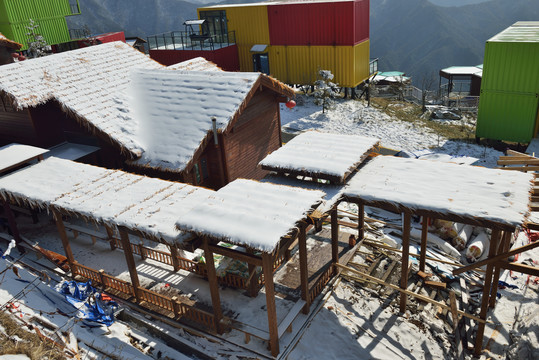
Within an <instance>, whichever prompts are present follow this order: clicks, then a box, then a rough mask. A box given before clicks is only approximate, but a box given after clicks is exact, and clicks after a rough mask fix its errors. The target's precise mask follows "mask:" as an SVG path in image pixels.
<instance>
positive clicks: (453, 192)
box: [343, 156, 534, 227]
mask: <svg viewBox="0 0 539 360" xmlns="http://www.w3.org/2000/svg"><path fill="white" fill-rule="evenodd" d="M358 175H359V176H355V177H354V178H353V179H351V180H350V182H349V184H348V185H347V186H346V187H345V189H344V191H343V194H344V196H345V197H349V198H352V199H354V198H355V199H358V198H359V199H361V200H364V201H366V202H383V203H390V204H392V205H395V206H396V207H399V208H402V207H404V208H407V209H413V210H423V211H429V212H435V213H438V214H445V215H452V216H456V217H458V218H460V219H473V218H475V219H480V220H484V221H488V222H491V223H496V224H501V225H503V226H511V227H513V226H520V225H521V224H522V223H523V222H524V220H525V218H526V216H527V214H528V211H529V209H528V204H529V196H530V191H531V189H532V185H533V179H534V175H533V174H526V173H521V172H517V171H504V170H495V169H487V168H481V167H475V166H467V165H457V164H451V163H443V162H438V161H429V160H417V159H405V158H398V157H391V156H378V157H376V158H375V159H373V160H372V161H370V162H369V163H367V164H365V166H363V167H362V168H361V169H360V170H359V172H358Z"/></svg>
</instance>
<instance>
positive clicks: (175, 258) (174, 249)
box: [169, 245, 180, 271]
mask: <svg viewBox="0 0 539 360" xmlns="http://www.w3.org/2000/svg"><path fill="white" fill-rule="evenodd" d="M169 249H170V257H171V258H172V266H173V267H174V271H180V262H179V260H178V248H177V247H176V245H170V246H169Z"/></svg>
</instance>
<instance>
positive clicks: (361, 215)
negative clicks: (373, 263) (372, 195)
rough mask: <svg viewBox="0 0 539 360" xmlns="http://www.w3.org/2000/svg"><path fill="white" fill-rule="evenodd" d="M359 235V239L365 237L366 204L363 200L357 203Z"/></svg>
mask: <svg viewBox="0 0 539 360" xmlns="http://www.w3.org/2000/svg"><path fill="white" fill-rule="evenodd" d="M357 236H358V238H357V240H358V241H361V240H363V238H364V237H365V204H364V203H363V201H358V203H357Z"/></svg>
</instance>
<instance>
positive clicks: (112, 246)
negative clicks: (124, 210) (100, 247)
mask: <svg viewBox="0 0 539 360" xmlns="http://www.w3.org/2000/svg"><path fill="white" fill-rule="evenodd" d="M105 230H106V231H107V236H108V238H109V244H110V249H111V250H116V243H115V241H114V231H113V230H112V229H111V228H110V226H108V225H105Z"/></svg>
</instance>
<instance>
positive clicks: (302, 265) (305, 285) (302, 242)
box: [272, 223, 310, 314]
mask: <svg viewBox="0 0 539 360" xmlns="http://www.w3.org/2000/svg"><path fill="white" fill-rule="evenodd" d="M305 227H306V226H305V224H303V223H302V224H301V225H300V228H299V236H298V240H299V242H298V248H299V277H300V281H301V285H300V287H301V299H302V300H304V301H305V302H306V304H305V306H304V307H303V313H304V314H308V313H309V305H310V303H309V269H308V266H307V264H308V258H307V234H306V233H305ZM272 276H273V274H272Z"/></svg>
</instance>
